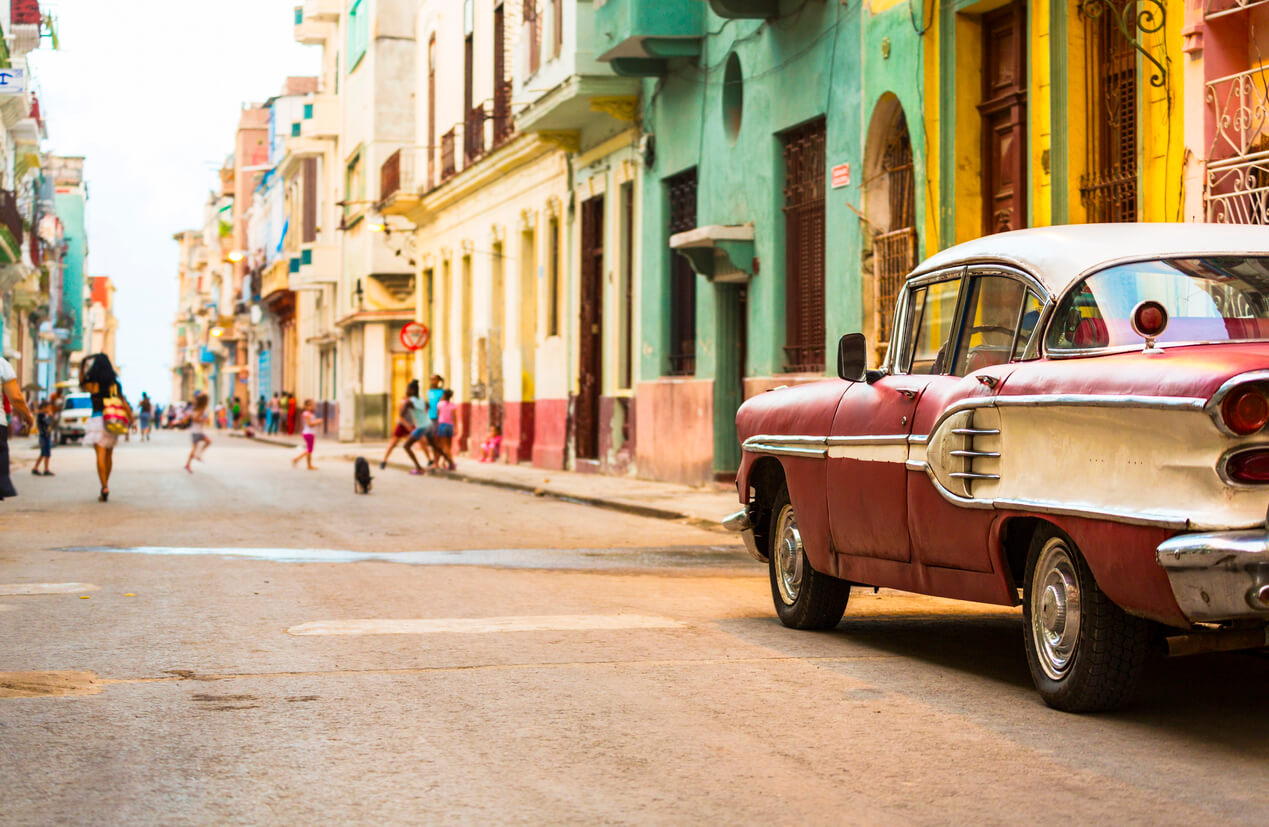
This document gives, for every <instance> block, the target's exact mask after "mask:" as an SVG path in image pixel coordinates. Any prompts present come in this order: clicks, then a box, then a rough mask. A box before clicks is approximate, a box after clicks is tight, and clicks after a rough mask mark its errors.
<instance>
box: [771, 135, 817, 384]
mask: <svg viewBox="0 0 1269 827" xmlns="http://www.w3.org/2000/svg"><path fill="white" fill-rule="evenodd" d="M782 137H783V139H784V168H785V181H784V222H785V238H784V244H785V273H784V278H785V346H784V352H785V369H786V370H789V371H793V372H799V373H803V372H805V373H822V372H823V371H824V342H825V328H824V235H825V225H824V158H825V155H824V139H825V120H824V119H823V118H819V119H817V120H814V121H812V122H810V123H808V124H805V125H803V126H799V127H797V128H795V129H791V130H789V131H788V132H785V133H784V135H783V136H782Z"/></svg>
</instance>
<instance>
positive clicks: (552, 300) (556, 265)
mask: <svg viewBox="0 0 1269 827" xmlns="http://www.w3.org/2000/svg"><path fill="white" fill-rule="evenodd" d="M548 228H549V229H548V231H547V232H548V233H549V235H550V238H548V239H547V243H548V244H550V245H551V253H550V255H551V261H550V273H549V277H550V281H549V284H548V287H549V288H550V289H549V290H548V291H547V301H548V304H547V307H546V335H548V336H558V335H560V220H559V218H557V217H555V216H552V217H551V220H550V222H549V224H548Z"/></svg>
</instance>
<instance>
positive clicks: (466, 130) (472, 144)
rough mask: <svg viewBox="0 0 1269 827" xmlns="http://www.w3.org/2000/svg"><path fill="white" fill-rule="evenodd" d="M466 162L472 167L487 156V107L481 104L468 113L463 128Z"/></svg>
mask: <svg viewBox="0 0 1269 827" xmlns="http://www.w3.org/2000/svg"><path fill="white" fill-rule="evenodd" d="M463 147H464V150H465V152H464V154H463V158H464V161H465V162H466V163H467V164H468V165H470V164H473V163H475V162H476V161H477V160H478V159H479V158H480V156H482V155H484V154H485V105H484V104H483V103H482V104H479V105H477V106H475V107H473V108H472V110H471V111H470V112H468V113H467V122H466V123H465V124H464V126H463Z"/></svg>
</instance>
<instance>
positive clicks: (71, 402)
mask: <svg viewBox="0 0 1269 827" xmlns="http://www.w3.org/2000/svg"><path fill="white" fill-rule="evenodd" d="M92 406H93V400H92V397H88V396H72V397H70V398H69V399H67V400H66V407H65V410H68V411H73V410H76V409H78V408H91V407H92Z"/></svg>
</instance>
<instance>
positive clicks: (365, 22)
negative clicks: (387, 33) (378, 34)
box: [347, 0, 370, 75]
mask: <svg viewBox="0 0 1269 827" xmlns="http://www.w3.org/2000/svg"><path fill="white" fill-rule="evenodd" d="M347 25H348V74H350V75H351V74H352V73H353V71H354V70H355V69H356V68H357V64H359V63H361V59H362V58H363V57H365V56H366V46H367V44H368V42H369V40H370V3H369V0H352V3H351V5H349V6H348V24H347Z"/></svg>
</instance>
